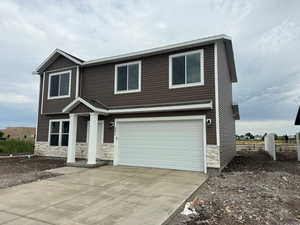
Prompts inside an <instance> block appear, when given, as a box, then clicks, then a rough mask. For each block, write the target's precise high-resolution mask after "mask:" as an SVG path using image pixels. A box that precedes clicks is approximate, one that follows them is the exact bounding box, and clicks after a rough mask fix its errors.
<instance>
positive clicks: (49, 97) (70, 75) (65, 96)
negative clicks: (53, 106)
mask: <svg viewBox="0 0 300 225" xmlns="http://www.w3.org/2000/svg"><path fill="white" fill-rule="evenodd" d="M64 73H68V74H69V94H68V95H60V96H52V97H51V96H50V89H51V87H50V86H51V77H52V76H56V75H60V74H64ZM71 83H72V70H65V71H60V72H56V73H49V77H48V99H60V98H69V97H70V96H71ZM59 85H60V81H59ZM59 89H60V87H59V86H58V90H59Z"/></svg>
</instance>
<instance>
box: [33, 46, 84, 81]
mask: <svg viewBox="0 0 300 225" xmlns="http://www.w3.org/2000/svg"><path fill="white" fill-rule="evenodd" d="M56 53H59V54H61V55H62V56H64V57H66V58H67V59H69V60H71V61H72V62H74V63H76V64H78V65H81V64H82V62H80V61H78V60H77V59H74V58H73V57H71V56H69V55H67V54H66V53H64V52H63V51H61V50H60V49H55V50H54V51H53V52H52V53H51V54H50V55H49V56H48V57H47V58H46V59H45V60H44V61H43V62H42V63H41V64H40V65H39V66H38V67H37V68H36V70H35V71H33V72H32V74H33V75H35V74H39V73H38V72H37V71H39V70H40V69H41V68H42V67H43V66H44V65H45V64H46V63H47V62H48V61H49V60H50V59H51V58H52V57H53V56H54V55H55V54H56Z"/></svg>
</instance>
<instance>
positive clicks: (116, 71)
mask: <svg viewBox="0 0 300 225" xmlns="http://www.w3.org/2000/svg"><path fill="white" fill-rule="evenodd" d="M133 64H138V65H139V76H138V77H139V78H138V79H139V84H138V85H139V86H138V89H133V90H124V91H118V67H120V66H127V88H128V68H129V67H128V66H129V65H133ZM141 74H142V61H141V60H139V61H133V62H127V63H121V64H116V65H115V82H114V83H115V91H114V94H115V95H117V94H128V93H136V92H141V77H142V75H141Z"/></svg>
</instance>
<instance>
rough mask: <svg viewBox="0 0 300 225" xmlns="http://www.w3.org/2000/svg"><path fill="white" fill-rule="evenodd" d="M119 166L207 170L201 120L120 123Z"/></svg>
mask: <svg viewBox="0 0 300 225" xmlns="http://www.w3.org/2000/svg"><path fill="white" fill-rule="evenodd" d="M117 129H118V132H117V133H118V164H120V165H131V166H145V167H158V168H170V169H182V170H194V171H203V167H204V163H203V133H202V132H203V125H202V122H201V120H174V121H139V122H119V123H118V126H117Z"/></svg>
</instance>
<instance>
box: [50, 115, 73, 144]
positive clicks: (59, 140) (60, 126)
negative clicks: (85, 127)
mask: <svg viewBox="0 0 300 225" xmlns="http://www.w3.org/2000/svg"><path fill="white" fill-rule="evenodd" d="M52 122H59V133H58V145H57V146H56V145H51V144H50V136H51V123H52ZM62 122H69V126H70V119H53V120H49V130H48V146H50V147H68V146H62V145H61V136H62V134H65V133H62ZM55 134H56V133H55ZM69 135H70V130H69Z"/></svg>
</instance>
